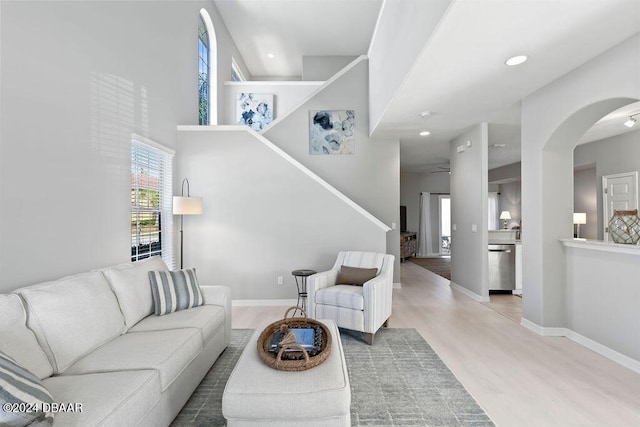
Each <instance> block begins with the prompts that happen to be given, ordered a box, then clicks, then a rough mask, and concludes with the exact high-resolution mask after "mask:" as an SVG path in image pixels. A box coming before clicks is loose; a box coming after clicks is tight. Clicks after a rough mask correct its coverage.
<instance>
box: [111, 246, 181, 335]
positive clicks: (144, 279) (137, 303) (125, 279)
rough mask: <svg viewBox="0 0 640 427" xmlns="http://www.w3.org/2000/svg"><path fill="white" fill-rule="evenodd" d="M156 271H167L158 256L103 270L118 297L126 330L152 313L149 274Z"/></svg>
mask: <svg viewBox="0 0 640 427" xmlns="http://www.w3.org/2000/svg"><path fill="white" fill-rule="evenodd" d="M156 270H162V271H167V270H169V269H168V268H167V265H166V264H165V263H164V261H163V260H162V258H161V257H159V256H154V257H151V258H147V259H144V260H141V261H137V262H133V263H126V264H120V265H117V266H114V267H109V268H105V269H104V274H105V276H106V277H107V279H109V282H110V283H111V287H112V288H113V292H114V293H115V294H116V296H117V297H118V303H119V304H120V308H121V309H122V314H123V315H124V320H125V324H126V325H127V329H129V328H131V327H132V326H133V325H135V324H136V323H138V322H139V321H140V320H142V319H144V318H145V317H147V316H148V315H150V314H151V313H153V298H152V296H151V286H150V285H149V272H150V271H156Z"/></svg>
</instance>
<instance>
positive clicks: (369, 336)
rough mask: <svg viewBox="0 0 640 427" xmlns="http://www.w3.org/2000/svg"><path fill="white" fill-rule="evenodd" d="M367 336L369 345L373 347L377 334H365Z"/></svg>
mask: <svg viewBox="0 0 640 427" xmlns="http://www.w3.org/2000/svg"><path fill="white" fill-rule="evenodd" d="M365 335H366V336H367V344H369V345H373V337H374V336H375V334H368V333H365Z"/></svg>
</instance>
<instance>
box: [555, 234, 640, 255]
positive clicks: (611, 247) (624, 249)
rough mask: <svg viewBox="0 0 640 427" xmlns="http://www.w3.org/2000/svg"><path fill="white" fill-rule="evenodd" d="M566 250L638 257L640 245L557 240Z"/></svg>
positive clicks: (584, 240) (599, 241) (601, 241)
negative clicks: (589, 250)
mask: <svg viewBox="0 0 640 427" xmlns="http://www.w3.org/2000/svg"><path fill="white" fill-rule="evenodd" d="M558 241H559V242H560V243H562V244H563V245H564V246H566V247H568V248H580V249H591V250H594V251H601V252H614V253H619V254H628V255H637V256H638V257H640V245H623V244H621V243H614V242H605V241H604V240H587V239H575V238H574V239H567V238H561V239H558Z"/></svg>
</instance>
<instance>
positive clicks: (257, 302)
mask: <svg viewBox="0 0 640 427" xmlns="http://www.w3.org/2000/svg"><path fill="white" fill-rule="evenodd" d="M296 304H298V300H295V299H234V300H232V301H231V306H232V307H268V306H276V307H277V306H287V307H292V306H294V305H296Z"/></svg>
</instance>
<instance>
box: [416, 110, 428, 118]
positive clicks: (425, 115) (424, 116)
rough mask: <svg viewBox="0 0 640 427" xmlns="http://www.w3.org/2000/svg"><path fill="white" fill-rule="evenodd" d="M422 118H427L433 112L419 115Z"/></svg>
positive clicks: (424, 112)
mask: <svg viewBox="0 0 640 427" xmlns="http://www.w3.org/2000/svg"><path fill="white" fill-rule="evenodd" d="M418 115H419V116H420V117H422V118H423V119H424V118H427V117H429V116H430V115H431V111H423V112H422V113H420V114H418Z"/></svg>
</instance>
